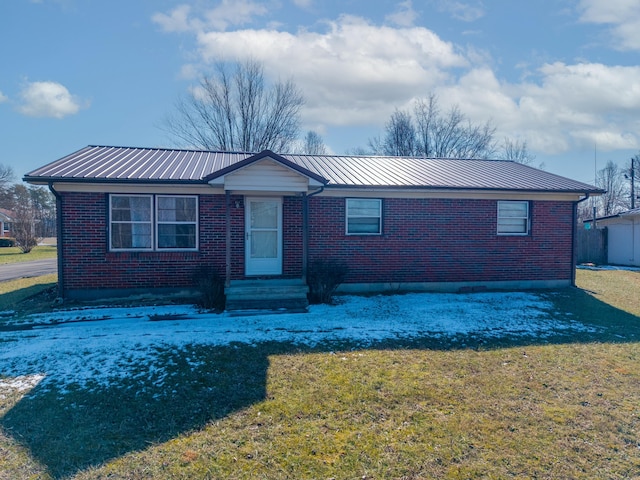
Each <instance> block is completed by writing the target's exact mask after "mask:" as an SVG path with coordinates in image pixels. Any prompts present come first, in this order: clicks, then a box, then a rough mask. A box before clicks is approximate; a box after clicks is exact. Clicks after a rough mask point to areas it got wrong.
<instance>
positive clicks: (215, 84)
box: [164, 60, 304, 152]
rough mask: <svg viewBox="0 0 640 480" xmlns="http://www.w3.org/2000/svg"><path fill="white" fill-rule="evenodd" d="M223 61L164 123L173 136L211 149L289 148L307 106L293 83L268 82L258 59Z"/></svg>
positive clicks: (190, 143) (180, 102)
mask: <svg viewBox="0 0 640 480" xmlns="http://www.w3.org/2000/svg"><path fill="white" fill-rule="evenodd" d="M230 70H231V68H230V67H229V65H228V64H224V63H219V64H217V65H216V68H215V71H214V73H213V74H212V75H210V76H205V77H203V78H202V80H201V81H200V85H199V86H198V87H197V88H194V89H193V90H192V91H191V92H190V93H189V94H188V95H187V96H186V97H183V98H181V99H180V100H179V101H178V102H177V104H176V111H175V113H174V114H173V115H171V116H169V117H168V118H167V119H166V120H165V123H164V128H165V130H166V131H168V132H169V134H170V135H172V136H173V137H175V138H176V139H178V140H179V141H181V142H183V143H186V144H187V145H189V146H191V147H196V148H203V149H206V150H224V151H238V150H239V151H244V152H258V151H261V150H264V149H271V150H274V151H276V152H282V151H286V150H288V149H289V147H290V146H291V145H292V142H294V141H295V139H296V138H297V135H298V131H299V125H300V120H299V113H300V108H301V107H302V105H303V104H304V99H303V97H302V94H301V93H300V91H299V90H298V88H297V87H296V85H295V84H294V83H293V81H291V80H288V81H278V82H277V83H275V84H273V85H271V86H268V85H267V82H266V80H265V76H264V67H263V66H262V64H260V63H259V62H257V61H255V60H248V61H246V62H243V63H236V64H235V69H233V70H232V71H230Z"/></svg>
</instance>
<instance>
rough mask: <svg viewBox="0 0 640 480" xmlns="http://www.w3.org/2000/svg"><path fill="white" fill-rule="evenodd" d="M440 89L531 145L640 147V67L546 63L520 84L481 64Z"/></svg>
mask: <svg viewBox="0 0 640 480" xmlns="http://www.w3.org/2000/svg"><path fill="white" fill-rule="evenodd" d="M437 93H438V94H439V96H440V98H441V99H442V100H443V101H444V102H443V103H446V104H458V105H460V106H461V108H462V110H463V111H464V112H465V113H466V114H467V115H468V116H469V117H470V118H471V119H472V120H473V121H474V122H484V121H486V119H487V118H491V119H492V121H493V123H494V124H495V125H496V126H497V127H498V133H497V138H498V139H500V138H502V137H503V136H510V137H520V138H525V139H526V140H527V142H528V145H529V147H530V148H531V149H534V150H537V151H541V152H544V153H549V154H553V153H561V152H566V151H568V150H570V149H572V148H576V147H581V148H584V147H588V146H593V145H594V144H595V143H597V145H598V149H601V150H614V149H619V148H625V149H627V148H631V149H634V148H638V147H640V138H639V137H638V132H639V131H640V119H638V115H637V112H638V110H640V67H619V66H606V65H602V64H595V63H583V64H575V65H567V64H564V63H553V64H545V65H543V66H542V67H541V68H539V69H538V71H537V76H536V78H535V81H533V80H532V81H530V82H525V83H519V84H508V83H504V82H499V81H498V79H497V78H496V77H495V74H494V73H493V72H492V71H491V70H489V69H488V68H475V69H472V70H470V71H469V72H468V73H466V74H465V75H463V76H462V77H461V78H460V79H459V81H458V82H457V83H456V84H455V85H450V86H444V87H441V88H439V89H437Z"/></svg>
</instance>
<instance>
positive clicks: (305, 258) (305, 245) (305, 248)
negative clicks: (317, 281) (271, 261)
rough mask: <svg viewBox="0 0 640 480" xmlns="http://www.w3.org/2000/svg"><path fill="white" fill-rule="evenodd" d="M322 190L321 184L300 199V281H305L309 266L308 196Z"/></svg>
mask: <svg viewBox="0 0 640 480" xmlns="http://www.w3.org/2000/svg"><path fill="white" fill-rule="evenodd" d="M322 192H324V185H322V186H321V187H320V188H319V189H318V190H316V191H315V192H311V193H309V194H308V195H307V194H304V197H303V199H302V281H303V282H304V283H305V284H306V283H307V269H308V268H309V197H313V196H314V195H318V194H320V193H322Z"/></svg>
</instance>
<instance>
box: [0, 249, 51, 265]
mask: <svg viewBox="0 0 640 480" xmlns="http://www.w3.org/2000/svg"><path fill="white" fill-rule="evenodd" d="M57 254H58V251H57V248H56V247H55V246H51V245H38V246H37V247H34V248H33V250H31V251H30V252H29V253H22V252H21V251H20V249H19V248H18V247H1V248H0V265H2V264H7V263H17V262H31V261H33V260H44V259H45V258H55V257H56V256H57Z"/></svg>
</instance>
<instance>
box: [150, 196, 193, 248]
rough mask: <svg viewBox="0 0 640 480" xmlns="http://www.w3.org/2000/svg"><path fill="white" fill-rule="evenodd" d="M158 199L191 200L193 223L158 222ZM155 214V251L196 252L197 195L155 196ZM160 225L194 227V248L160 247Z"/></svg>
mask: <svg viewBox="0 0 640 480" xmlns="http://www.w3.org/2000/svg"><path fill="white" fill-rule="evenodd" d="M160 198H193V199H194V201H195V202H194V203H195V205H194V208H195V214H196V217H195V220H193V221H177V220H176V221H162V220H160V214H159V209H160ZM155 204H156V205H155V213H156V219H155V220H156V221H155V247H156V250H157V251H159V252H166V251H170V252H175V251H195V250H198V236H199V235H198V224H199V223H200V222H199V218H198V213H199V212H198V197H197V195H156V196H155ZM160 225H194V226H195V231H194V235H195V242H194V247H193V248H189V247H182V248H179V247H160V245H159V244H160Z"/></svg>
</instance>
